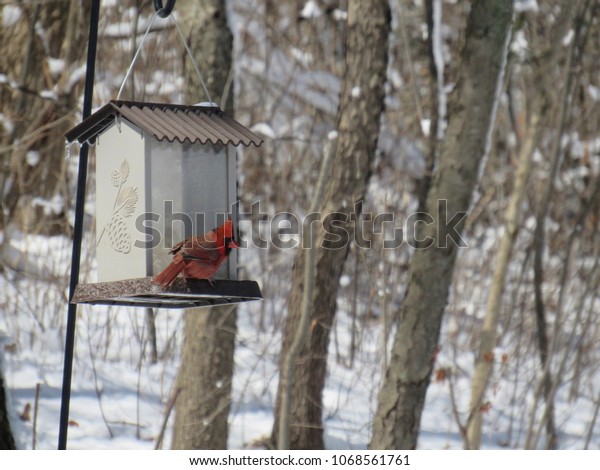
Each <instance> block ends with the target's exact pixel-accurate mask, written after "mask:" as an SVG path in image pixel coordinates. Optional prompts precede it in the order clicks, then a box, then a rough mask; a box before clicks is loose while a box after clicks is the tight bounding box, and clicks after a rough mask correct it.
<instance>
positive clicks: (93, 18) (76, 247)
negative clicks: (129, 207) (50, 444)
mask: <svg viewBox="0 0 600 470" xmlns="http://www.w3.org/2000/svg"><path fill="white" fill-rule="evenodd" d="M99 16H100V0H92V11H91V14H90V33H89V39H88V51H87V69H86V74H85V90H84V94H83V119H86V118H87V117H88V116H89V115H90V114H91V113H92V95H93V91H94V72H95V68H96V46H97V43H98V18H99ZM88 151H89V146H88V145H87V143H84V144H83V146H82V147H81V150H80V152H79V170H78V176H77V196H76V200H75V224H74V227H73V252H72V255H71V280H70V284H69V306H68V310H67V333H66V338H65V363H64V369H63V385H62V397H61V402H60V404H61V406H60V427H59V431H58V449H59V450H64V449H66V448H67V431H68V427H69V404H70V401H71V375H72V372H73V349H74V345H75V320H76V318H77V305H76V304H72V303H71V299H72V298H73V294H74V293H75V287H76V286H77V283H78V282H79V266H80V262H81V240H82V236H83V213H84V211H83V209H84V206H85V186H86V181H87V163H88Z"/></svg>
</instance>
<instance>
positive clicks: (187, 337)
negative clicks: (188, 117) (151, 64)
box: [172, 0, 236, 449]
mask: <svg viewBox="0 0 600 470" xmlns="http://www.w3.org/2000/svg"><path fill="white" fill-rule="evenodd" d="M178 8H180V11H185V12H186V14H185V15H184V18H186V19H187V20H188V21H189V22H190V24H189V25H187V28H185V29H186V30H188V31H189V39H188V42H189V44H190V47H191V50H192V51H193V53H194V58H195V60H196V62H197V64H198V66H199V68H200V71H201V72H202V74H203V78H204V80H205V83H206V85H207V87H208V90H209V93H210V94H211V98H212V100H213V101H217V102H219V101H220V100H221V97H222V94H223V90H224V88H225V84H226V83H227V82H228V77H229V74H230V70H231V57H232V44H233V38H232V35H231V31H230V30H229V27H228V25H227V13H226V9H225V2H224V0H203V1H200V2H195V1H191V0H188V1H182V2H181V5H179V4H178ZM185 77H186V84H187V87H186V93H185V96H186V101H187V103H188V104H195V103H198V102H200V101H208V97H205V96H204V91H203V88H202V86H201V84H200V81H199V79H198V76H197V74H196V71H195V68H194V66H193V64H192V63H191V61H190V60H189V58H187V57H186V61H185ZM230 90H232V87H230ZM232 96H233V93H231V92H230V93H229V98H228V99H227V100H226V102H225V103H220V104H221V108H222V109H224V110H225V111H226V112H228V113H230V114H231V113H232V110H233V99H232ZM184 329H185V333H184V340H183V353H182V358H181V367H180V369H179V374H178V378H177V387H178V388H179V389H180V393H179V395H178V398H177V402H176V406H175V425H174V430H173V444H172V447H173V449H226V448H227V437H228V428H227V420H228V416H229V407H230V402H231V382H232V376H233V354H234V344H235V333H236V311H235V308H232V307H231V306H219V307H212V308H210V309H189V310H186V313H185V326H184Z"/></svg>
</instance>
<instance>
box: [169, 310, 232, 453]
mask: <svg viewBox="0 0 600 470" xmlns="http://www.w3.org/2000/svg"><path fill="white" fill-rule="evenodd" d="M235 320H236V314H235V308H234V307H233V306H227V307H216V308H206V309H188V310H186V312H185V332H184V338H183V354H182V357H181V366H180V368H179V373H178V376H177V388H178V389H179V390H180V392H179V395H178V397H177V402H176V405H175V424H174V427H173V445H172V448H173V449H217V450H218V449H226V448H227V436H228V432H227V431H228V430H227V419H228V417H229V404H230V402H231V379H232V376H233V353H234V339H235V333H236V330H235V328H236V325H235V323H236V321H235Z"/></svg>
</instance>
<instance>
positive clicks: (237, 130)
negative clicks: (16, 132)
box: [66, 101, 263, 147]
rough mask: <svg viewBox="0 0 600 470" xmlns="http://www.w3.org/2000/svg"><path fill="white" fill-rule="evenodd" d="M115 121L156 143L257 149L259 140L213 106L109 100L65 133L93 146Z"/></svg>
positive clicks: (68, 138)
mask: <svg viewBox="0 0 600 470" xmlns="http://www.w3.org/2000/svg"><path fill="white" fill-rule="evenodd" d="M118 119H124V120H126V121H129V122H130V123H131V124H133V125H134V126H136V127H138V128H139V129H141V130H142V131H143V132H145V133H146V134H150V135H152V136H154V137H155V138H156V139H157V140H160V141H162V140H165V139H166V140H168V141H169V142H174V141H175V140H177V141H178V142H180V143H185V142H189V143H192V144H194V143H202V144H206V143H208V142H209V143H211V144H224V145H226V144H232V145H240V144H241V145H245V146H250V144H254V145H256V146H257V147H258V146H259V145H260V144H262V142H263V141H262V139H261V138H260V137H258V136H257V135H256V134H255V133H254V132H252V131H251V130H250V129H248V128H246V127H244V126H243V125H242V124H240V123H239V122H237V121H236V120H235V119H233V118H231V117H229V116H227V115H226V114H225V113H224V112H223V111H222V110H221V109H220V108H218V107H216V106H186V105H178V104H164V103H143V102H136V101H110V102H109V103H108V104H106V105H105V106H103V107H102V108H101V109H99V110H98V111H96V112H95V113H94V114H92V115H91V116H89V117H88V118H87V119H85V120H84V121H83V122H81V123H80V124H79V125H77V126H75V127H74V128H73V129H71V130H70V131H69V132H67V133H66V137H67V140H68V141H69V142H74V141H76V140H77V141H78V142H79V143H80V144H83V143H85V142H88V143H94V142H95V141H96V138H97V137H98V136H99V135H100V134H102V133H103V132H104V131H105V130H107V129H108V128H109V127H111V126H112V125H113V124H114V123H115V122H116V121H117V120H118Z"/></svg>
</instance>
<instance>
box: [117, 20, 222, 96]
mask: <svg viewBox="0 0 600 470" xmlns="http://www.w3.org/2000/svg"><path fill="white" fill-rule="evenodd" d="M161 11H162V10H158V11H156V12H155V13H154V14H153V15H152V18H151V19H150V23H149V24H148V27H147V28H146V32H145V33H144V37H143V38H142V41H141V42H140V45H139V46H138V48H137V51H135V55H134V56H133V59H132V60H131V64H130V65H129V68H128V69H127V73H126V74H125V77H124V78H123V83H121V87H120V88H119V93H118V94H117V101H119V99H120V98H121V93H123V89H124V88H125V83H126V82H127V79H128V78H129V75H130V74H131V71H132V70H133V66H134V65H135V63H136V61H137V59H138V56H139V55H140V52H141V50H142V46H143V45H144V41H145V40H146V38H147V37H148V34H149V33H150V29H151V28H152V25H153V24H154V20H155V19H156V17H157V16H161ZM169 18H170V19H171V21H172V22H173V24H174V25H175V28H176V29H177V32H178V33H179V38H180V39H181V42H182V43H183V45H184V47H185V50H186V52H187V54H188V56H189V57H190V60H191V61H192V65H193V66H194V69H195V70H196V74H197V75H198V78H199V79H200V84H201V85H202V88H203V89H204V93H205V94H206V97H207V98H208V101H209V102H210V103H211V104H212V103H213V100H212V98H211V96H210V93H209V92H208V88H207V87H206V83H204V79H203V78H202V74H201V73H200V68H199V67H198V64H197V63H196V61H195V60H194V56H193V55H192V51H191V50H190V48H189V46H188V44H187V41H186V40H185V36H184V35H183V31H181V28H180V27H179V23H178V22H177V20H176V19H175V15H172V14H170V15H169Z"/></svg>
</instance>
